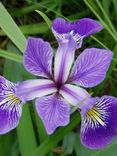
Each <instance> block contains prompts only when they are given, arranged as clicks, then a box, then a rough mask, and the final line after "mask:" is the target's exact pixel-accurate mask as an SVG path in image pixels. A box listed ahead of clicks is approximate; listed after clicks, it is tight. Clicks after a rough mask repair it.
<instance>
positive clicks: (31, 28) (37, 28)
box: [0, 22, 48, 36]
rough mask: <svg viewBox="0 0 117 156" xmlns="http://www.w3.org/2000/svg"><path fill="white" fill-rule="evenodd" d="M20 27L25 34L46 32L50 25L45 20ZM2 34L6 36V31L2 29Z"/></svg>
mask: <svg viewBox="0 0 117 156" xmlns="http://www.w3.org/2000/svg"><path fill="white" fill-rule="evenodd" d="M19 28H20V30H21V31H22V33H23V34H25V35H29V34H30V35H34V34H44V33H46V32H47V31H48V26H47V24H46V23H45V22H42V23H39V24H29V25H21V26H19ZM0 36H6V34H5V33H4V31H2V30H0Z"/></svg>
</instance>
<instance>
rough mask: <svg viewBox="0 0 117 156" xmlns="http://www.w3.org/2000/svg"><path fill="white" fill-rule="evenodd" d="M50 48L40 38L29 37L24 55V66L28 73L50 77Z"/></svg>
mask: <svg viewBox="0 0 117 156" xmlns="http://www.w3.org/2000/svg"><path fill="white" fill-rule="evenodd" d="M52 56H53V55H52V48H51V46H50V44H49V43H48V42H45V41H43V40H42V39H40V38H32V37H29V38H28V40H27V46H26V50H25V54H24V66H25V68H26V70H27V71H29V72H30V73H32V74H34V75H37V76H42V77H47V78H50V77H51V74H52V73H51V72H52V71H51V65H52Z"/></svg>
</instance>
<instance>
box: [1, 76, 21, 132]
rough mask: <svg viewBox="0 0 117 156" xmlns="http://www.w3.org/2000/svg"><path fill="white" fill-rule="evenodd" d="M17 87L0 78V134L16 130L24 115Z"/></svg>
mask: <svg viewBox="0 0 117 156" xmlns="http://www.w3.org/2000/svg"><path fill="white" fill-rule="evenodd" d="M14 91H15V85H14V84H13V83H11V82H10V81H8V80H6V79H5V78H3V77H2V76H0V134H5V133H7V132H9V131H11V130H12V129H14V128H16V127H17V125H18V123H19V119H20V117H21V113H22V102H21V100H20V99H19V98H18V97H17V96H16V95H15V92H14Z"/></svg>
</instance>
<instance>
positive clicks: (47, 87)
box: [16, 79, 57, 102]
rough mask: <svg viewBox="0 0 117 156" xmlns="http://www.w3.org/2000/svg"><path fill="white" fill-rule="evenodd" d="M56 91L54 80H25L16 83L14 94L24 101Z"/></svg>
mask: <svg viewBox="0 0 117 156" xmlns="http://www.w3.org/2000/svg"><path fill="white" fill-rule="evenodd" d="M56 91H57V89H56V86H55V84H54V82H53V81H51V80H47V79H37V80H27V81H23V82H19V83H18V84H17V85H16V94H17V96H18V97H20V98H21V99H22V101H24V102H25V101H28V100H32V99H34V98H37V97H42V96H45V95H48V94H52V93H54V92H56Z"/></svg>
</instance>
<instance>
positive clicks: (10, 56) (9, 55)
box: [0, 49, 22, 64]
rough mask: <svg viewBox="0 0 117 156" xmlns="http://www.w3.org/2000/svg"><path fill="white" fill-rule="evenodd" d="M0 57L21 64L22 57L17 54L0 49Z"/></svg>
mask: <svg viewBox="0 0 117 156" xmlns="http://www.w3.org/2000/svg"><path fill="white" fill-rule="evenodd" d="M0 56H2V57H4V58H6V59H9V60H12V61H16V62H18V63H21V64H22V56H21V55H19V54H15V53H13V52H9V51H6V50H3V49H0Z"/></svg>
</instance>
